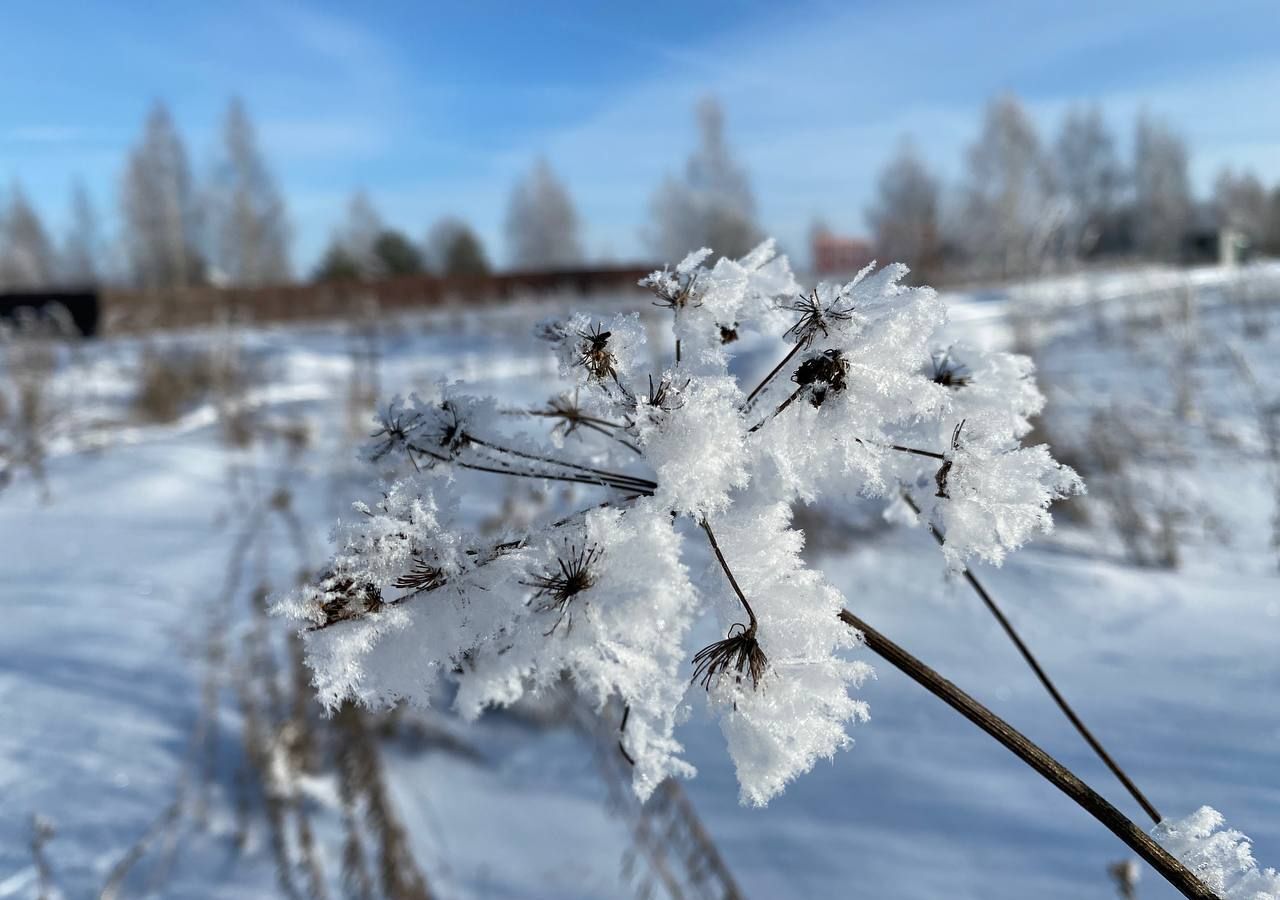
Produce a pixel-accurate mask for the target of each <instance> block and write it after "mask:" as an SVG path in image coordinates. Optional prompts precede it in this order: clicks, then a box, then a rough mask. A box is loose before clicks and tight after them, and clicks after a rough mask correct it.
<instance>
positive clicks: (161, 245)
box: [120, 103, 204, 290]
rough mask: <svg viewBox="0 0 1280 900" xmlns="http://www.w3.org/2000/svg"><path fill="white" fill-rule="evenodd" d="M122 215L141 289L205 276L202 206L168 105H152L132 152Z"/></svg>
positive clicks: (172, 285)
mask: <svg viewBox="0 0 1280 900" xmlns="http://www.w3.org/2000/svg"><path fill="white" fill-rule="evenodd" d="M120 214H121V219H122V229H123V239H124V243H125V248H126V254H127V256H128V259H129V270H130V274H131V277H132V278H133V281H134V283H136V284H137V285H138V286H139V287H142V288H145V289H147V290H163V289H168V288H175V287H183V286H186V285H191V284H196V283H198V282H200V281H202V280H203V278H204V260H203V257H202V255H201V253H200V251H199V247H200V233H201V224H202V215H201V210H200V206H199V202H198V199H197V197H196V194H195V191H194V190H193V188H192V182H191V167H190V165H189V163H188V161H187V151H186V148H185V147H184V146H183V143H182V138H181V137H179V135H178V132H177V129H176V128H175V127H174V124H173V119H172V117H171V116H170V115H169V110H168V109H167V108H166V107H165V105H164V104H163V103H157V104H156V105H155V106H154V107H153V108H152V110H151V113H150V115H149V116H148V117H147V122H146V125H145V127H144V129H143V134H142V140H141V141H140V142H139V143H138V145H137V146H136V147H135V148H134V149H133V152H132V153H130V155H129V161H128V164H127V166H126V168H125V175H124V186H123V189H122V191H121V196H120Z"/></svg>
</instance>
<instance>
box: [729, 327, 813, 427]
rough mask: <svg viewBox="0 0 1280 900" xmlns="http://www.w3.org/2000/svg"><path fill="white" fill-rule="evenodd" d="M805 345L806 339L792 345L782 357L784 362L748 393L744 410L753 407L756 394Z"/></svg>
mask: <svg viewBox="0 0 1280 900" xmlns="http://www.w3.org/2000/svg"><path fill="white" fill-rule="evenodd" d="M804 347H805V343H804V341H797V342H796V344H795V346H794V347H792V348H791V349H790V350H789V351H787V355H786V356H784V357H782V362H780V363H778V364H777V365H776V366H774V367H773V369H772V370H771V371H770V372H769V374H768V375H766V376H764V380H763V381H761V382H760V383H759V384H757V385H756V386H755V390H753V391H752V392H751V393H750V394H748V395H747V399H746V400H744V401H743V402H742V411H743V412H746V411H747V410H749V409H750V408H751V403H752V401H754V400H755V399H756V396H757V395H759V393H760V392H761V391H763V390H764V389H765V388H766V387H768V386H769V382H771V381H773V379H774V378H775V377H776V376H777V374H778V373H779V372H781V371H782V370H783V369H784V368H786V365H787V363H789V362H791V359H792V358H793V357H794V356H795V355H796V354H797V353H799V352H800V351H801V350H803V349H804Z"/></svg>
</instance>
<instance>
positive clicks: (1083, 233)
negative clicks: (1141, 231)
mask: <svg viewBox="0 0 1280 900" xmlns="http://www.w3.org/2000/svg"><path fill="white" fill-rule="evenodd" d="M1053 163H1054V173H1055V182H1056V186H1057V189H1058V190H1059V192H1060V193H1061V194H1062V195H1063V197H1064V198H1065V200H1066V202H1067V215H1068V235H1069V250H1070V251H1071V252H1072V253H1074V254H1075V255H1080V256H1086V255H1088V254H1090V253H1091V252H1092V251H1093V250H1094V249H1095V248H1096V247H1097V246H1098V244H1099V241H1100V240H1101V239H1102V237H1103V234H1104V232H1105V231H1106V230H1107V228H1108V226H1109V225H1110V224H1111V223H1112V221H1113V218H1114V216H1115V211H1116V208H1117V206H1118V204H1119V202H1120V193H1121V190H1122V189H1123V184H1124V171H1123V168H1122V166H1121V164H1120V159H1119V156H1118V155H1117V153H1116V145H1115V139H1114V138H1113V137H1112V134H1111V132H1110V131H1109V130H1108V128H1107V124H1106V121H1105V120H1104V119H1103V117H1102V110H1101V108H1100V107H1098V106H1096V105H1095V106H1091V107H1087V108H1072V109H1070V110H1068V111H1067V114H1066V116H1065V117H1064V118H1063V120H1062V127H1061V130H1060V131H1059V132H1058V139H1057V142H1056V143H1055V145H1054V156H1053Z"/></svg>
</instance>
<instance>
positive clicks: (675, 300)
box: [281, 241, 1081, 805]
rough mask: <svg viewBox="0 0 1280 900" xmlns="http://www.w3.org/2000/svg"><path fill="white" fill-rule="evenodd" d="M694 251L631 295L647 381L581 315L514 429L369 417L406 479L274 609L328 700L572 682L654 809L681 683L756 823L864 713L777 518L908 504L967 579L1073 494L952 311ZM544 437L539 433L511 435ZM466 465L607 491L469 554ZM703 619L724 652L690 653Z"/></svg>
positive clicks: (455, 393)
mask: <svg viewBox="0 0 1280 900" xmlns="http://www.w3.org/2000/svg"><path fill="white" fill-rule="evenodd" d="M710 259H711V251H710V250H700V251H698V252H696V253H693V254H690V255H689V256H688V257H686V258H685V259H684V260H683V261H681V262H680V263H679V264H678V265H676V266H675V267H674V268H668V269H663V270H662V271H658V272H654V273H653V274H652V275H650V276H649V277H648V278H646V279H645V280H644V281H643V282H642V284H644V285H646V286H647V287H649V288H650V289H651V290H652V291H653V292H654V295H655V297H656V298H657V299H656V302H657V304H658V305H659V306H663V307H666V308H669V309H671V310H672V313H673V321H674V338H675V346H676V347H677V348H678V349H677V350H676V353H675V355H674V360H673V362H672V364H671V365H670V366H669V367H667V368H665V369H664V370H661V371H655V370H654V369H653V368H652V366H651V360H652V359H653V357H654V354H652V353H651V352H650V351H649V349H648V348H647V347H646V331H645V329H644V328H643V327H642V325H641V322H640V319H639V317H638V316H637V315H634V314H632V315H616V316H613V317H611V318H609V319H607V320H604V321H601V320H598V319H595V318H592V317H590V316H587V315H583V314H577V315H573V316H571V317H569V318H567V319H564V320H560V321H554V322H548V323H545V324H544V325H543V326H541V328H540V332H541V336H542V337H544V338H545V339H547V340H548V341H549V342H550V343H551V345H552V348H553V350H554V352H555V353H556V355H557V358H558V360H559V363H560V374H561V376H562V377H563V378H564V379H565V380H566V381H567V382H568V385H569V387H568V390H567V391H566V392H565V393H562V394H560V395H558V396H557V397H555V398H552V399H551V400H550V401H549V403H548V404H547V405H546V406H545V407H539V408H536V409H533V410H527V412H528V413H530V415H531V416H533V417H534V418H533V419H532V420H531V419H530V418H529V417H528V416H526V417H523V418H522V417H516V416H511V415H507V414H505V413H509V412H511V410H509V409H503V408H502V407H500V406H499V404H498V403H497V402H496V401H494V400H492V399H487V400H486V399H478V398H474V397H471V396H468V395H467V394H466V393H465V392H464V391H463V390H462V388H461V387H460V386H458V385H455V384H444V385H441V386H440V389H439V393H438V396H434V397H431V398H421V397H416V396H412V397H409V398H408V399H396V400H393V401H392V402H391V403H390V404H389V405H388V406H387V407H386V408H385V409H384V410H383V412H382V413H381V415H380V418H379V425H378V430H377V432H376V434H375V435H374V438H373V441H372V443H371V444H370V446H369V449H368V456H369V458H370V460H371V461H373V462H374V463H376V464H377V465H379V466H385V465H387V464H388V463H389V462H391V461H393V460H396V459H399V460H403V461H404V462H406V463H407V464H408V465H407V466H406V467H405V468H406V471H405V473H404V474H403V476H402V477H400V478H398V479H397V480H394V481H393V482H392V483H390V484H388V485H387V486H386V488H385V491H384V493H383V495H382V497H381V499H379V500H378V501H377V502H376V503H371V504H357V506H356V515H355V516H354V518H353V519H352V520H350V521H347V522H344V523H343V524H342V525H341V526H340V527H339V529H338V531H337V535H336V540H337V552H336V555H335V556H334V558H333V560H332V561H331V563H330V565H329V567H328V570H327V572H326V573H325V575H324V577H323V578H321V579H320V580H319V582H318V583H316V584H314V585H313V586H311V587H309V588H307V589H305V590H303V591H302V592H300V593H299V594H296V595H295V596H293V597H291V598H290V599H289V600H287V601H285V602H283V603H282V604H281V607H282V609H283V610H284V611H285V612H287V613H289V614H291V615H293V616H295V617H297V618H298V619H300V620H302V621H303V622H304V623H305V626H306V643H307V652H308V659H309V662H310V664H311V666H312V667H313V669H314V673H315V684H316V686H317V688H318V690H319V694H320V697H321V699H322V700H323V701H324V703H326V704H327V705H329V706H330V707H334V706H337V705H338V704H339V703H341V702H342V701H343V700H344V699H348V698H354V699H356V700H359V701H362V702H364V703H367V704H370V705H386V704H391V703H395V702H397V701H400V700H409V701H412V702H418V703H426V702H427V701H428V699H429V696H430V694H431V689H432V686H433V684H434V682H435V681H436V680H437V678H438V677H439V676H440V675H442V674H444V675H449V676H452V677H453V678H454V679H455V680H456V681H457V694H456V699H455V703H456V705H457V708H458V709H459V710H460V711H462V712H463V713H464V714H466V715H476V714H478V713H479V712H480V711H481V710H483V709H484V708H485V707H487V706H492V705H502V704H510V703H512V702H514V701H516V700H517V699H519V698H520V697H521V696H522V695H524V694H526V693H528V692H536V691H540V690H543V689H546V688H549V687H551V686H553V685H556V684H558V683H559V682H560V681H561V678H562V676H563V674H564V673H565V672H568V673H569V674H570V676H571V677H572V679H573V681H574V683H575V684H576V686H577V688H578V690H579V691H580V692H581V693H583V694H584V695H585V696H587V697H588V698H590V699H591V700H592V701H593V702H594V703H595V704H596V705H597V706H598V707H599V708H601V709H603V708H604V706H605V704H606V703H608V702H609V701H610V700H612V699H614V698H617V699H618V700H620V701H621V702H622V704H624V706H625V708H626V709H627V714H626V716H625V717H624V722H625V730H624V731H623V732H622V733H621V736H620V737H621V744H622V751H623V753H624V754H625V755H626V756H627V758H628V759H629V760H632V761H633V762H634V786H635V789H636V791H637V793H638V794H640V795H641V796H642V797H644V796H647V795H648V794H649V793H650V792H651V791H653V789H654V788H655V787H656V786H657V785H658V784H659V783H660V782H661V781H662V780H663V779H665V778H667V777H669V776H672V775H682V776H689V775H692V774H693V768H692V767H691V766H690V765H689V764H688V763H687V762H686V761H685V760H684V759H682V756H681V753H682V748H681V745H680V743H679V742H678V740H677V738H676V734H675V731H676V725H677V723H678V722H679V721H681V719H682V718H683V717H684V716H685V715H686V714H687V701H688V694H689V686H690V684H691V682H695V683H696V684H697V685H698V686H699V687H702V688H705V691H706V695H707V698H708V701H709V704H708V705H709V708H710V709H711V710H712V711H713V712H714V714H715V715H717V716H718V717H719V719H720V721H721V725H722V729H723V731H724V734H725V737H726V740H727V743H728V747H729V752H730V754H731V756H732V758H733V760H734V762H735V765H736V768H737V773H738V778H739V783H740V786H741V797H742V799H743V801H744V802H748V803H753V804H758V805H763V804H764V803H766V802H767V801H768V800H769V799H770V798H771V797H773V796H774V795H776V794H777V793H778V792H779V791H781V790H782V789H783V788H784V786H785V785H786V784H787V783H788V782H789V781H790V780H791V779H793V778H795V777H796V776H797V775H799V774H801V773H803V772H805V771H807V770H808V769H810V768H811V767H812V766H813V764H814V762H815V761H816V760H817V759H818V758H821V757H830V756H831V755H833V754H834V753H835V751H836V750H839V749H841V748H843V747H846V746H848V744H849V743H850V738H849V736H848V733H847V728H848V725H849V723H850V722H853V721H857V720H862V719H865V718H866V717H867V707H866V704H865V703H863V702H862V701H860V700H858V699H856V698H855V697H854V696H852V694H851V691H853V690H854V689H856V688H857V686H858V685H859V683H860V682H861V681H862V680H863V679H865V678H866V677H867V676H868V675H869V674H870V672H871V669H870V667H869V666H868V665H867V664H866V663H864V662H861V661H856V660H852V659H850V658H848V654H849V652H850V651H853V650H856V648H857V646H858V644H859V634H858V632H857V631H856V630H854V629H851V628H850V627H849V626H848V625H846V624H845V623H843V622H842V621H841V620H840V618H839V614H840V612H841V610H842V608H843V607H844V605H845V601H844V598H843V597H842V596H841V594H840V592H839V591H838V590H837V589H836V588H835V587H833V586H832V585H831V584H830V583H828V582H827V580H826V579H825V578H824V577H823V575H822V573H821V572H818V571H815V570H813V569H811V568H809V567H808V566H806V565H805V564H804V562H803V561H802V559H801V556H800V551H801V549H802V547H803V544H804V535H803V533H802V532H800V531H799V530H797V529H796V528H794V527H793V526H792V523H791V509H792V508H793V505H794V504H796V503H806V502H811V501H814V500H816V499H818V498H820V497H832V496H834V497H837V498H838V497H853V496H869V497H886V498H897V497H899V496H901V495H903V494H905V495H906V496H907V497H908V498H909V500H910V502H911V504H912V505H913V506H914V508H915V509H918V510H919V513H918V517H919V518H922V519H924V521H925V522H926V523H928V524H929V525H931V526H932V527H933V528H934V529H935V531H936V533H937V534H938V535H940V536H941V543H942V549H943V554H944V556H943V558H944V561H945V564H946V566H947V567H948V568H949V569H951V570H953V571H960V570H962V569H963V568H964V566H965V565H966V562H967V561H968V560H971V559H974V558H978V559H983V560H987V561H990V562H993V563H996V564H999V563H1000V562H1001V561H1002V560H1003V559H1004V557H1005V556H1006V554H1007V553H1009V552H1010V551H1012V550H1013V549H1015V548H1017V547H1018V546H1020V545H1021V544H1023V543H1024V542H1025V541H1026V540H1027V539H1028V538H1030V537H1031V536H1032V535H1033V534H1034V533H1036V532H1038V531H1047V530H1048V529H1049V528H1050V527H1051V524H1052V523H1051V518H1050V516H1049V513H1048V508H1049V505H1050V503H1051V502H1052V501H1053V500H1055V499H1057V498H1060V497H1064V496H1066V495H1068V494H1071V493H1074V492H1076V491H1079V490H1080V489H1081V485H1080V481H1079V479H1078V478H1077V477H1076V475H1075V473H1074V472H1072V471H1071V470H1070V469H1068V468H1066V467H1064V466H1062V465H1060V464H1058V463H1057V462H1055V461H1054V460H1053V458H1052V457H1051V456H1050V454H1049V451H1048V449H1047V448H1046V447H1043V446H1040V447H1023V446H1021V444H1020V439H1021V438H1022V436H1023V435H1025V434H1026V433H1027V432H1028V431H1029V430H1030V426H1029V423H1028V418H1029V417H1030V416H1031V415H1034V414H1035V413H1036V412H1038V411H1039V409H1040V406H1041V404H1042V402H1043V400H1042V397H1041V395H1040V393H1039V392H1038V391H1037V390H1036V388H1035V385H1034V384H1033V383H1032V381H1031V377H1030V376H1031V366H1030V363H1029V361H1027V360H1026V359H1024V358H1021V357H1015V356H1010V355H1007V354H1000V353H982V352H979V351H977V350H975V349H973V348H967V347H952V348H949V349H942V348H940V347H939V346H938V341H937V337H936V334H937V331H938V329H939V327H940V326H941V325H942V324H943V323H944V320H945V318H946V312H945V308H944V305H943V303H942V302H941V301H940V300H939V298H938V297H937V295H936V294H935V293H934V292H933V291H932V290H931V289H929V288H923V287H919V288H909V287H906V286H904V285H903V284H902V283H901V281H902V278H903V276H904V275H905V274H906V272H907V270H906V268H905V267H903V266H901V265H891V266H887V267H885V268H882V269H879V270H876V269H875V268H874V267H873V266H869V267H867V268H866V269H864V270H863V271H862V272H860V273H858V275H857V276H856V277H855V278H853V279H852V280H851V281H849V282H847V283H845V284H819V285H818V286H817V287H815V288H814V289H812V290H811V291H808V292H802V291H801V290H800V287H799V285H798V284H797V283H796V280H795V278H794V276H793V275H792V272H791V269H790V267H789V264H788V263H787V260H786V258H785V257H781V256H778V255H777V254H776V253H775V250H774V246H773V243H772V242H771V241H770V242H765V243H764V244H762V245H760V246H759V247H758V248H756V249H755V250H753V251H752V252H751V253H750V254H748V255H747V256H746V257H744V258H743V259H741V260H731V259H727V258H721V259H719V260H718V261H716V262H715V263H714V264H712V263H711V262H710ZM753 332H754V333H755V334H756V335H763V336H765V337H766V338H767V337H769V336H773V337H774V338H775V339H776V338H777V337H778V336H781V341H782V346H781V348H780V350H779V353H780V355H781V361H780V362H779V363H778V364H777V365H776V366H774V367H773V368H772V369H771V370H770V371H769V372H768V373H767V374H765V375H764V377H763V378H762V379H761V380H759V381H758V382H753V381H744V380H743V373H742V372H741V371H740V368H741V363H742V362H743V361H742V360H740V359H735V351H736V350H737V349H738V348H739V347H741V346H743V345H744V344H748V343H750V341H738V340H737V338H739V337H746V336H749V335H751V334H752V333H753ZM759 343H760V341H759V339H757V340H756V344H757V345H758V344H759ZM746 385H752V386H751V387H750V389H747V388H746V387H745V386H746ZM547 419H550V420H551V421H552V422H553V423H554V425H553V427H552V429H551V434H550V435H548V436H545V437H540V436H538V435H537V434H530V433H526V432H523V431H521V430H520V425H519V424H518V423H520V422H525V423H528V422H530V421H534V422H538V421H544V422H545V420H547ZM570 435H574V436H575V438H582V439H583V440H582V441H581V442H580V443H579V442H575V443H574V444H573V449H574V450H575V451H581V452H575V453H573V454H571V453H570V452H569V450H570V441H569V437H570ZM586 437H590V438H591V440H590V441H587V440H586ZM410 467H411V469H412V471H407V469H408V468H410ZM473 471H474V472H484V473H494V474H501V475H507V476H511V477H516V478H530V479H537V480H543V481H548V482H559V483H568V484H571V485H580V486H582V488H580V489H579V490H580V491H582V490H589V491H595V492H598V496H593V497H592V498H590V501H589V502H588V503H587V504H586V505H585V506H584V508H582V509H580V510H578V511H577V512H574V513H572V514H570V515H566V516H562V517H559V518H555V519H554V520H550V521H544V522H540V523H537V524H536V525H535V526H534V527H530V528H527V529H524V530H521V531H520V532H519V533H512V534H503V535H499V536H497V537H496V538H495V537H489V538H485V537H482V536H481V535H479V534H476V533H473V532H471V531H470V530H469V529H468V528H467V526H466V524H465V523H466V521H467V515H468V508H469V507H470V506H471V505H472V504H473V500H474V498H473V497H472V496H471V495H470V494H467V493H466V492H465V491H463V490H461V489H460V485H462V484H463V482H464V479H463V478H462V477H461V476H463V475H464V474H465V473H467V472H473ZM915 517H916V514H914V513H913V514H912V518H915ZM546 518H547V519H551V518H552V517H551V516H547V517H546ZM707 551H710V552H707ZM707 614H711V615H714V616H715V617H716V618H717V620H718V623H719V630H720V633H721V634H722V635H723V638H722V639H721V640H719V641H716V642H714V643H712V644H710V645H709V646H706V647H704V648H701V649H699V648H698V647H697V646H696V645H694V644H693V643H692V641H691V635H692V634H693V631H694V625H695V622H696V621H697V620H698V619H699V618H700V617H702V616H704V615H707Z"/></svg>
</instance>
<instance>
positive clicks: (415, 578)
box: [393, 554, 448, 594]
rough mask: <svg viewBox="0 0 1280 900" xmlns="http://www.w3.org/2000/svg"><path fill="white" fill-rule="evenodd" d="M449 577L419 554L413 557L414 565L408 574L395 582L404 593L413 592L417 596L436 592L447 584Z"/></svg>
mask: <svg viewBox="0 0 1280 900" xmlns="http://www.w3.org/2000/svg"><path fill="white" fill-rule="evenodd" d="M447 578H448V576H447V575H446V574H445V571H444V569H442V568H440V567H439V566H435V565H432V564H431V563H429V562H427V561H426V560H425V559H423V558H422V557H421V556H418V555H417V554H415V555H414V557H413V565H412V566H411V567H410V568H409V571H408V572H405V573H404V574H403V575H401V576H400V577H398V578H397V579H396V580H395V581H394V582H393V584H394V586H395V587H397V588H399V589H400V590H402V591H412V592H413V593H415V594H425V593H426V592H427V591H434V590H435V589H436V588H438V587H440V586H441V585H442V584H444V583H445V581H446V579H447Z"/></svg>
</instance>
